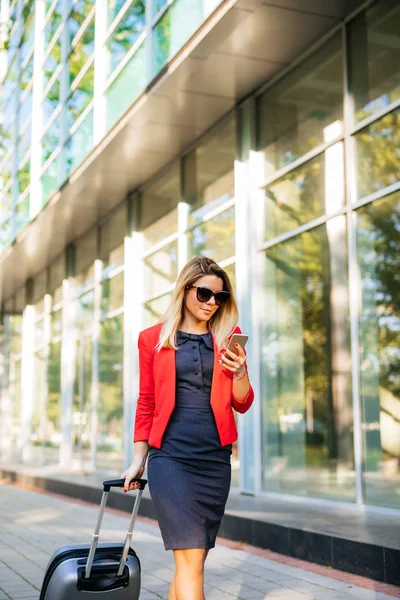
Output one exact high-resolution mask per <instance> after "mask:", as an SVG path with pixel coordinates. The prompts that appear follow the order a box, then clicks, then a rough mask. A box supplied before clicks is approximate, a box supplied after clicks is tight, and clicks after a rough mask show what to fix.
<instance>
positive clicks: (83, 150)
mask: <svg viewBox="0 0 400 600" xmlns="http://www.w3.org/2000/svg"><path fill="white" fill-rule="evenodd" d="M92 148H93V110H91V111H90V113H89V114H88V115H87V116H86V117H85V118H84V120H83V121H82V123H81V124H80V125H79V127H78V129H77V130H76V131H75V132H74V134H73V135H72V136H71V137H70V138H69V140H68V142H67V144H66V150H67V152H66V158H67V171H68V173H69V172H70V171H71V170H72V169H74V168H75V167H76V166H77V165H78V164H79V163H80V162H81V161H82V160H83V159H84V158H85V156H87V155H88V154H89V152H90V151H91V149H92Z"/></svg>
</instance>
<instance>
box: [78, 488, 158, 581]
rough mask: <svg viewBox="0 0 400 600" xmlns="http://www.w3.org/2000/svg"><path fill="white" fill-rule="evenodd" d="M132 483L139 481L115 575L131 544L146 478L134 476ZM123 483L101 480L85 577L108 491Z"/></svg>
mask: <svg viewBox="0 0 400 600" xmlns="http://www.w3.org/2000/svg"><path fill="white" fill-rule="evenodd" d="M132 483H140V488H139V490H138V494H137V496H136V500H135V504H134V505H133V510H132V515H131V519H130V521H129V525H128V531H127V533H126V536H125V542H124V547H123V550H122V556H121V561H120V563H119V567H118V572H117V577H120V576H121V575H122V573H123V571H124V567H125V563H126V559H127V556H128V552H129V548H130V545H131V540H132V534H133V527H134V525H135V521H136V517H137V514H138V511H139V505H140V501H141V499H142V495H143V490H144V488H145V487H146V483H147V480H146V479H138V478H136V477H135V479H132ZM124 484H125V479H109V480H107V481H103V495H102V497H101V503H100V512H99V516H98V518H97V523H96V527H95V530H94V533H93V539H92V543H91V545H90V550H89V555H88V559H87V562H86V570H85V577H86V578H88V577H90V573H91V570H92V566H93V560H94V555H95V552H96V548H97V544H98V541H99V533H100V527H101V523H102V521H103V516H104V509H105V507H106V504H107V499H108V494H109V493H110V489H111V488H112V487H119V488H121V487H124Z"/></svg>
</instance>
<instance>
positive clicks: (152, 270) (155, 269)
mask: <svg viewBox="0 0 400 600" xmlns="http://www.w3.org/2000/svg"><path fill="white" fill-rule="evenodd" d="M143 262H144V285H145V291H144V295H145V296H155V295H156V294H160V293H162V292H163V291H164V290H165V288H166V287H168V286H169V285H171V283H173V282H174V281H175V279H176V278H177V276H178V243H177V242H173V243H172V244H169V245H168V246H166V247H165V248H163V249H162V250H159V251H158V252H156V253H155V254H152V255H151V256H148V257H147V258H145V259H144V261H143Z"/></svg>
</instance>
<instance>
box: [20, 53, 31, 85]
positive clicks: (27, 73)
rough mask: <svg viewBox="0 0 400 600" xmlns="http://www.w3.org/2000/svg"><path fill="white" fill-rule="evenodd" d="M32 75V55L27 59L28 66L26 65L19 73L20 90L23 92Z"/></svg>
mask: <svg viewBox="0 0 400 600" xmlns="http://www.w3.org/2000/svg"><path fill="white" fill-rule="evenodd" d="M32 75H33V54H32V56H31V58H30V59H29V62H28V64H27V65H26V67H25V68H24V70H23V71H22V73H21V90H25V89H26V88H27V87H28V84H29V82H30V80H31V79H32Z"/></svg>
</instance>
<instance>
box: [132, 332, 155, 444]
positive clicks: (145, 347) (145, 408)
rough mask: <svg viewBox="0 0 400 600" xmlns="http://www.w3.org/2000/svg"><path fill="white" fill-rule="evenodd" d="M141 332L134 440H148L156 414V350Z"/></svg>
mask: <svg viewBox="0 0 400 600" xmlns="http://www.w3.org/2000/svg"><path fill="white" fill-rule="evenodd" d="M142 333H143V332H141V333H140V334H139V339H138V346H139V397H138V401H137V407H136V417H135V432H134V441H135V442H140V441H148V439H149V435H150V430H151V426H152V424H153V416H154V406H155V397H154V375H153V359H154V350H153V348H152V347H151V344H150V343H149V341H148V340H147V339H145V336H143V335H142Z"/></svg>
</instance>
